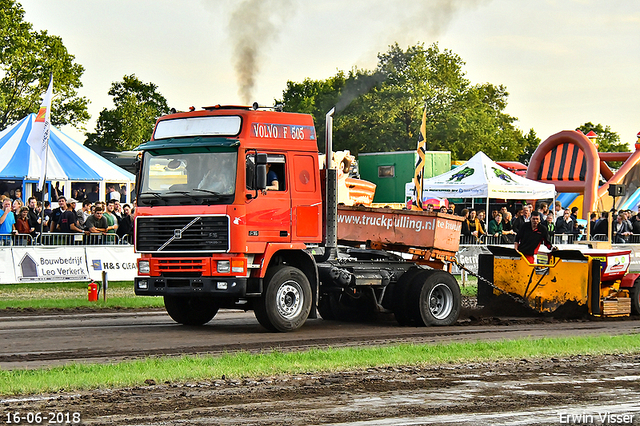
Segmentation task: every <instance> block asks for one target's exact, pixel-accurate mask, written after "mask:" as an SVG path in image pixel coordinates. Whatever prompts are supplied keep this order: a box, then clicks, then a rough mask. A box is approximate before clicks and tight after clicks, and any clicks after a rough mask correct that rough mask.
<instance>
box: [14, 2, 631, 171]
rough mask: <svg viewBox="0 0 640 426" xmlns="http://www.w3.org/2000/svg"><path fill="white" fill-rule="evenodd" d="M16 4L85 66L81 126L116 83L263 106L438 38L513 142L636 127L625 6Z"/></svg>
mask: <svg viewBox="0 0 640 426" xmlns="http://www.w3.org/2000/svg"><path fill="white" fill-rule="evenodd" d="M20 3H21V4H22V6H23V8H24V9H25V12H26V15H25V19H26V20H27V21H29V22H31V23H32V24H33V26H34V28H35V29H36V30H47V31H48V32H49V33H50V34H54V35H58V36H60V37H61V38H62V40H63V43H64V45H65V46H66V48H67V49H68V51H69V52H70V53H71V54H73V55H75V58H76V63H79V64H81V65H82V66H84V67H85V72H84V74H83V76H82V83H83V87H82V88H81V89H80V90H79V93H80V95H82V96H86V97H87V98H88V99H89V100H90V101H91V104H90V106H89V113H90V114H91V116H92V119H91V120H90V121H89V122H88V123H87V124H86V127H87V130H89V131H94V128H95V120H96V118H97V116H98V114H99V113H100V111H101V110H102V109H103V108H112V107H113V104H112V102H111V97H110V96H109V95H108V94H107V92H108V91H109V88H110V86H111V84H112V83H113V82H115V81H121V80H122V78H123V76H124V75H129V74H135V75H136V76H137V77H138V78H139V79H141V80H142V81H144V82H146V83H147V82H153V83H154V84H156V85H157V86H158V91H159V92H160V93H161V94H162V95H164V96H165V98H166V99H167V101H168V103H169V106H170V107H175V108H176V109H178V110H186V109H188V108H189V107H190V106H195V107H196V108H200V107H204V106H209V105H216V104H236V105H237V104H243V105H244V104H251V103H253V102H254V101H257V102H258V103H259V104H260V105H265V106H269V105H273V102H274V99H280V98H282V92H283V91H284V89H285V88H286V84H287V81H295V82H301V81H303V80H304V79H305V78H311V79H326V78H329V77H331V76H333V75H335V74H336V73H337V72H338V71H340V70H342V71H349V70H350V69H352V68H353V67H359V68H364V69H374V68H375V66H376V64H377V56H376V55H377V54H378V53H379V52H386V51H387V49H388V46H389V45H391V44H393V43H395V42H397V43H398V44H399V45H400V47H402V48H403V49H406V48H407V47H408V46H412V45H415V44H417V43H424V45H425V46H428V45H430V44H432V43H434V42H437V43H438V45H439V47H440V49H448V50H450V51H452V52H453V53H456V54H458V55H459V56H460V57H461V58H462V60H463V61H464V62H465V64H466V65H465V67H464V72H465V73H466V77H467V79H469V80H470V81H471V83H472V84H482V83H491V84H494V85H504V86H505V87H506V88H507V91H508V93H509V97H508V102H509V103H508V106H507V108H506V112H507V113H508V114H510V115H511V116H513V117H517V118H518V121H517V122H516V123H515V125H516V127H518V128H519V129H521V130H522V131H523V132H525V133H526V132H528V131H529V129H532V128H533V129H534V130H535V132H536V134H537V135H538V137H539V138H541V139H542V140H545V139H546V138H547V137H549V136H551V135H552V134H555V133H557V132H559V131H562V130H568V129H575V128H577V127H578V126H580V125H581V124H584V123H586V122H592V123H594V124H598V123H601V124H603V125H605V126H607V125H608V126H610V127H611V130H612V131H614V132H616V133H618V135H619V136H620V139H621V141H622V142H626V143H629V144H630V146H633V143H634V142H635V141H636V135H637V134H638V132H640V114H639V112H640V108H639V107H638V106H637V105H638V103H640V79H639V78H638V76H639V75H640V32H639V31H638V30H639V27H640V2H638V1H636V0H608V1H600V0H411V1H409V0H349V1H344V0H191V1H188V2H187V1H167V0H153V1H151V0H135V1H131V0H109V1H104V0H88V1H71V0H56V1H50V0H21V1H20ZM242 47H245V49H242ZM239 52H244V53H245V54H244V55H240V53H239ZM246 52H250V54H248V55H247V53H246ZM63 130H64V131H65V132H67V133H68V134H69V135H70V136H72V137H75V138H77V139H78V140H80V141H83V140H84V137H83V135H82V133H81V132H78V131H76V130H75V129H72V128H70V127H64V128H63ZM427 137H428V136H427ZM494 160H499V159H494Z"/></svg>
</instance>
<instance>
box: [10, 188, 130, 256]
mask: <svg viewBox="0 0 640 426" xmlns="http://www.w3.org/2000/svg"><path fill="white" fill-rule="evenodd" d="M116 194H118V197H115V196H114V197H108V199H107V201H106V202H104V201H98V200H96V201H94V202H92V201H91V200H90V197H86V198H85V199H84V200H83V201H76V199H74V198H67V197H64V196H63V195H59V196H58V197H57V200H56V201H55V202H54V203H55V204H56V205H57V206H56V207H55V208H53V209H52V208H51V205H50V203H49V202H48V201H45V202H44V204H43V203H42V202H41V201H38V200H37V199H36V197H29V198H28V199H27V205H26V206H25V205H23V203H22V200H21V199H20V198H16V199H11V198H10V197H8V196H6V195H0V204H1V205H2V214H1V215H0V244H2V245H6V244H9V243H12V241H15V238H13V239H12V238H10V237H9V236H16V237H23V238H21V241H22V242H27V241H28V242H35V241H36V240H37V238H38V237H40V238H41V239H42V240H44V239H45V238H44V237H46V236H49V235H52V234H66V235H69V234H83V235H95V234H100V235H109V234H113V238H111V239H110V240H111V241H126V242H131V237H132V235H133V227H134V221H133V213H134V209H135V203H134V205H133V206H132V205H129V204H121V203H120V197H119V195H120V194H119V193H117V192H116ZM27 236H29V237H27ZM49 239H51V238H49Z"/></svg>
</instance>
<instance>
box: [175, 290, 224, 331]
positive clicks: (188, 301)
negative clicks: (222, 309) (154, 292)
mask: <svg viewBox="0 0 640 426" xmlns="http://www.w3.org/2000/svg"><path fill="white" fill-rule="evenodd" d="M164 308H165V309H166V310H167V313H168V314H169V316H170V317H171V318H172V319H173V320H174V321H175V322H177V323H180V324H184V325H203V324H206V323H208V322H209V321H211V320H212V319H213V317H214V316H215V315H216V314H217V313H218V305H217V304H216V303H215V301H214V300H212V299H207V298H204V297H179V296H164Z"/></svg>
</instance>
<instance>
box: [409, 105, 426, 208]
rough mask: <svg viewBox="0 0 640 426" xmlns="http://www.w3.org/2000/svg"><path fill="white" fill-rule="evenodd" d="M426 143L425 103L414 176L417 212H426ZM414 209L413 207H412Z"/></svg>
mask: <svg viewBox="0 0 640 426" xmlns="http://www.w3.org/2000/svg"><path fill="white" fill-rule="evenodd" d="M426 143H427V104H426V102H425V105H424V111H423V112H422V123H421V124H420V132H419V134H418V148H417V149H416V151H417V153H418V160H417V161H416V168H415V171H414V176H413V186H414V188H415V191H416V204H415V210H424V207H423V205H422V202H423V200H422V190H423V184H424V164H425V161H426ZM412 209H413V206H412Z"/></svg>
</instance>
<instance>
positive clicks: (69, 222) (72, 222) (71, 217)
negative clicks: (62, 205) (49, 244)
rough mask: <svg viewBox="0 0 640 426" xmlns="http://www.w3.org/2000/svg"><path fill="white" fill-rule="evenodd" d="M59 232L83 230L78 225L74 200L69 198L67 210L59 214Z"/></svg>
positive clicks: (66, 232)
mask: <svg viewBox="0 0 640 426" xmlns="http://www.w3.org/2000/svg"><path fill="white" fill-rule="evenodd" d="M60 232H64V233H65V234H70V233H74V232H83V230H82V228H81V227H80V226H79V225H78V215H77V214H76V200H74V199H73V198H70V199H69V200H68V202H67V210H65V211H64V212H63V213H62V214H61V215H60Z"/></svg>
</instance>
